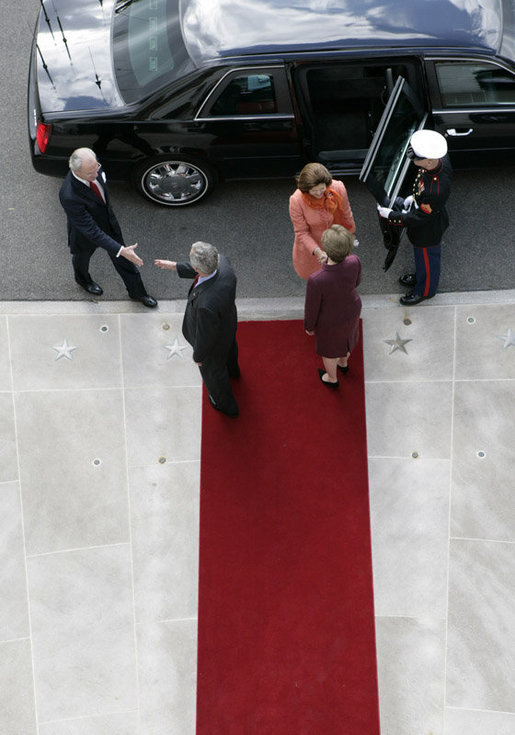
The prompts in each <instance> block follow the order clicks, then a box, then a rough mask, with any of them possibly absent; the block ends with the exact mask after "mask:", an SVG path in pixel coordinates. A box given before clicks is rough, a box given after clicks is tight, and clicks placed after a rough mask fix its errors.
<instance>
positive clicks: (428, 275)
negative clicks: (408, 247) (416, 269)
mask: <svg viewBox="0 0 515 735" xmlns="http://www.w3.org/2000/svg"><path fill="white" fill-rule="evenodd" d="M422 252H423V254H424V266H425V269H426V285H425V287H424V296H427V295H428V294H429V285H430V283H431V268H430V267H429V258H428V255H427V248H422Z"/></svg>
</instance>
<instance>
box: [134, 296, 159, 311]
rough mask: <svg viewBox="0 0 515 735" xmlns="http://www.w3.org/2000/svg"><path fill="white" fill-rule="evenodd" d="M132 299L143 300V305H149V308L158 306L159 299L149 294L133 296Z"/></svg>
mask: <svg viewBox="0 0 515 735" xmlns="http://www.w3.org/2000/svg"><path fill="white" fill-rule="evenodd" d="M131 299H134V301H141V303H142V304H143V306H148V308H149V309H155V307H156V306H157V301H156V300H155V299H154V298H153V297H152V296H149V295H148V294H147V295H146V296H131Z"/></svg>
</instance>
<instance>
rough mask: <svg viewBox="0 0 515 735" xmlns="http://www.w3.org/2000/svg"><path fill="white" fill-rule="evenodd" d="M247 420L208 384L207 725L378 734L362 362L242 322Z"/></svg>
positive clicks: (225, 729)
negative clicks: (327, 367) (339, 367)
mask: <svg viewBox="0 0 515 735" xmlns="http://www.w3.org/2000/svg"><path fill="white" fill-rule="evenodd" d="M238 342H239V346H240V365H241V369H242V376H241V378H240V380H239V381H234V391H235V395H236V398H237V400H238V403H239V405H240V411H241V414H240V417H239V418H237V419H230V418H228V417H225V416H223V415H221V414H219V413H217V412H216V411H214V410H213V409H212V408H211V407H210V406H209V404H208V401H207V396H206V393H205V391H204V404H203V416H202V464H201V503H200V591H199V592H200V597H199V637H198V643H199V649H198V692H197V735H378V733H379V716H378V701H377V677H376V659H375V639H374V611H373V597H372V564H371V552H370V529H369V512H368V484H367V458H366V432H365V406H364V383H363V359H362V350H361V344H360V345H359V346H358V348H356V350H355V351H354V353H353V355H352V358H351V363H350V364H351V367H350V371H349V373H348V374H347V375H346V376H342V377H341V378H340V388H339V390H338V391H332V390H331V389H329V388H326V387H325V386H323V385H322V384H321V383H320V382H319V378H318V375H317V368H318V367H319V366H321V361H320V358H318V357H317V356H316V355H315V352H314V342H313V338H310V337H308V336H306V334H305V332H304V329H303V327H302V322H300V321H282V322H280V321H279V322H244V323H241V324H240V325H239V328H238Z"/></svg>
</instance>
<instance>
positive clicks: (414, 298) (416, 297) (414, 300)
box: [399, 291, 434, 306]
mask: <svg viewBox="0 0 515 735" xmlns="http://www.w3.org/2000/svg"><path fill="white" fill-rule="evenodd" d="M433 296H434V294H433V295H432V296H420V294H418V293H415V292H414V291H411V293H407V294H406V296H401V297H400V299H399V301H400V302H401V304H402V305H403V306H416V305H417V304H420V302H421V301H426V299H432V298H433Z"/></svg>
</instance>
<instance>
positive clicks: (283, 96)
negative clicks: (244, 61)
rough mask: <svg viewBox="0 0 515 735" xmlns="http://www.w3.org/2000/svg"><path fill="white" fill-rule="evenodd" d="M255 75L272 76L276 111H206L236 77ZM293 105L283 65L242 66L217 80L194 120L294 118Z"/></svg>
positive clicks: (230, 70)
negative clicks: (213, 112)
mask: <svg viewBox="0 0 515 735" xmlns="http://www.w3.org/2000/svg"><path fill="white" fill-rule="evenodd" d="M252 73H253V74H256V75H263V74H266V75H269V76H271V77H272V78H273V82H274V93H275V98H276V101H277V112H264V113H263V112H260V113H254V114H253V113H245V114H241V115H238V114H235V115H213V114H209V112H206V111H207V110H211V108H212V106H213V105H214V103H215V102H216V100H217V99H218V98H219V97H220V95H222V94H223V92H224V91H225V90H226V89H227V87H228V86H229V84H230V83H231V82H232V81H233V80H234V79H237V78H238V77H241V76H252ZM294 117H295V115H294V113H293V107H292V102H291V97H290V92H289V89H288V80H287V77H286V69H285V68H284V66H283V65H279V64H277V65H271V66H242V67H238V68H237V69H229V70H228V71H227V73H226V74H224V75H223V77H221V79H219V80H218V82H217V83H216V85H215V86H214V87H213V88H212V89H211V90H210V92H209V93H208V95H207V96H206V98H205V99H204V101H203V102H202V104H201V105H200V108H199V110H198V112H197V114H196V115H195V120H196V121H202V122H207V121H217V120H218V121H220V120H263V119H269V118H274V119H277V118H290V119H291V118H294Z"/></svg>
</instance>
